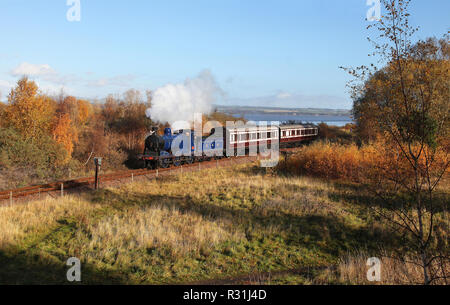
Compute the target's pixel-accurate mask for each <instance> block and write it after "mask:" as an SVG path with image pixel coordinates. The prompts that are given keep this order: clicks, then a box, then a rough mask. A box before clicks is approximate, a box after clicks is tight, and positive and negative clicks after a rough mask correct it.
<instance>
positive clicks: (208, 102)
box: [146, 70, 222, 129]
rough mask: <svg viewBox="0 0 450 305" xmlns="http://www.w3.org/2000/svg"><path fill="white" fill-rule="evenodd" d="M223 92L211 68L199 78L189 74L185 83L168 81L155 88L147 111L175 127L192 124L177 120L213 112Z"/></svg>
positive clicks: (153, 118)
mask: <svg viewBox="0 0 450 305" xmlns="http://www.w3.org/2000/svg"><path fill="white" fill-rule="evenodd" d="M220 95H222V90H221V89H220V87H219V86H218V85H217V83H216V81H215V79H214V77H213V76H212V74H211V72H210V71H209V70H203V71H202V72H200V74H199V75H198V76H197V77H196V78H192V79H191V78H187V79H186V80H185V81H184V83H183V84H167V85H165V86H164V87H161V88H158V89H156V90H155V91H154V92H153V93H152V106H151V108H149V109H147V111H146V115H147V116H148V117H149V118H150V119H151V120H152V121H155V122H159V123H169V124H170V125H171V126H172V128H173V129H181V128H190V126H186V124H184V126H180V124H179V123H177V122H179V121H186V122H192V121H193V119H194V113H203V114H210V113H211V111H212V104H213V103H214V102H215V101H216V99H217V98H218V96H220ZM174 123H177V124H175V125H176V126H174ZM188 125H190V124H188Z"/></svg>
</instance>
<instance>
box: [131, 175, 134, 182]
mask: <svg viewBox="0 0 450 305" xmlns="http://www.w3.org/2000/svg"><path fill="white" fill-rule="evenodd" d="M131 182H134V173H131Z"/></svg>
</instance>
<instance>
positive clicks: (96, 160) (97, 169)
mask: <svg viewBox="0 0 450 305" xmlns="http://www.w3.org/2000/svg"><path fill="white" fill-rule="evenodd" d="M94 163H95V181H94V187H95V189H96V190H98V189H99V186H100V182H99V172H100V166H101V165H102V158H94Z"/></svg>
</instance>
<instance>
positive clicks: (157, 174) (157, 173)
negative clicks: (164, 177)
mask: <svg viewBox="0 0 450 305" xmlns="http://www.w3.org/2000/svg"><path fill="white" fill-rule="evenodd" d="M158 176H159V170H158V169H156V178H158Z"/></svg>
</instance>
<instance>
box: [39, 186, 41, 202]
mask: <svg viewBox="0 0 450 305" xmlns="http://www.w3.org/2000/svg"><path fill="white" fill-rule="evenodd" d="M39 200H41V188H39Z"/></svg>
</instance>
